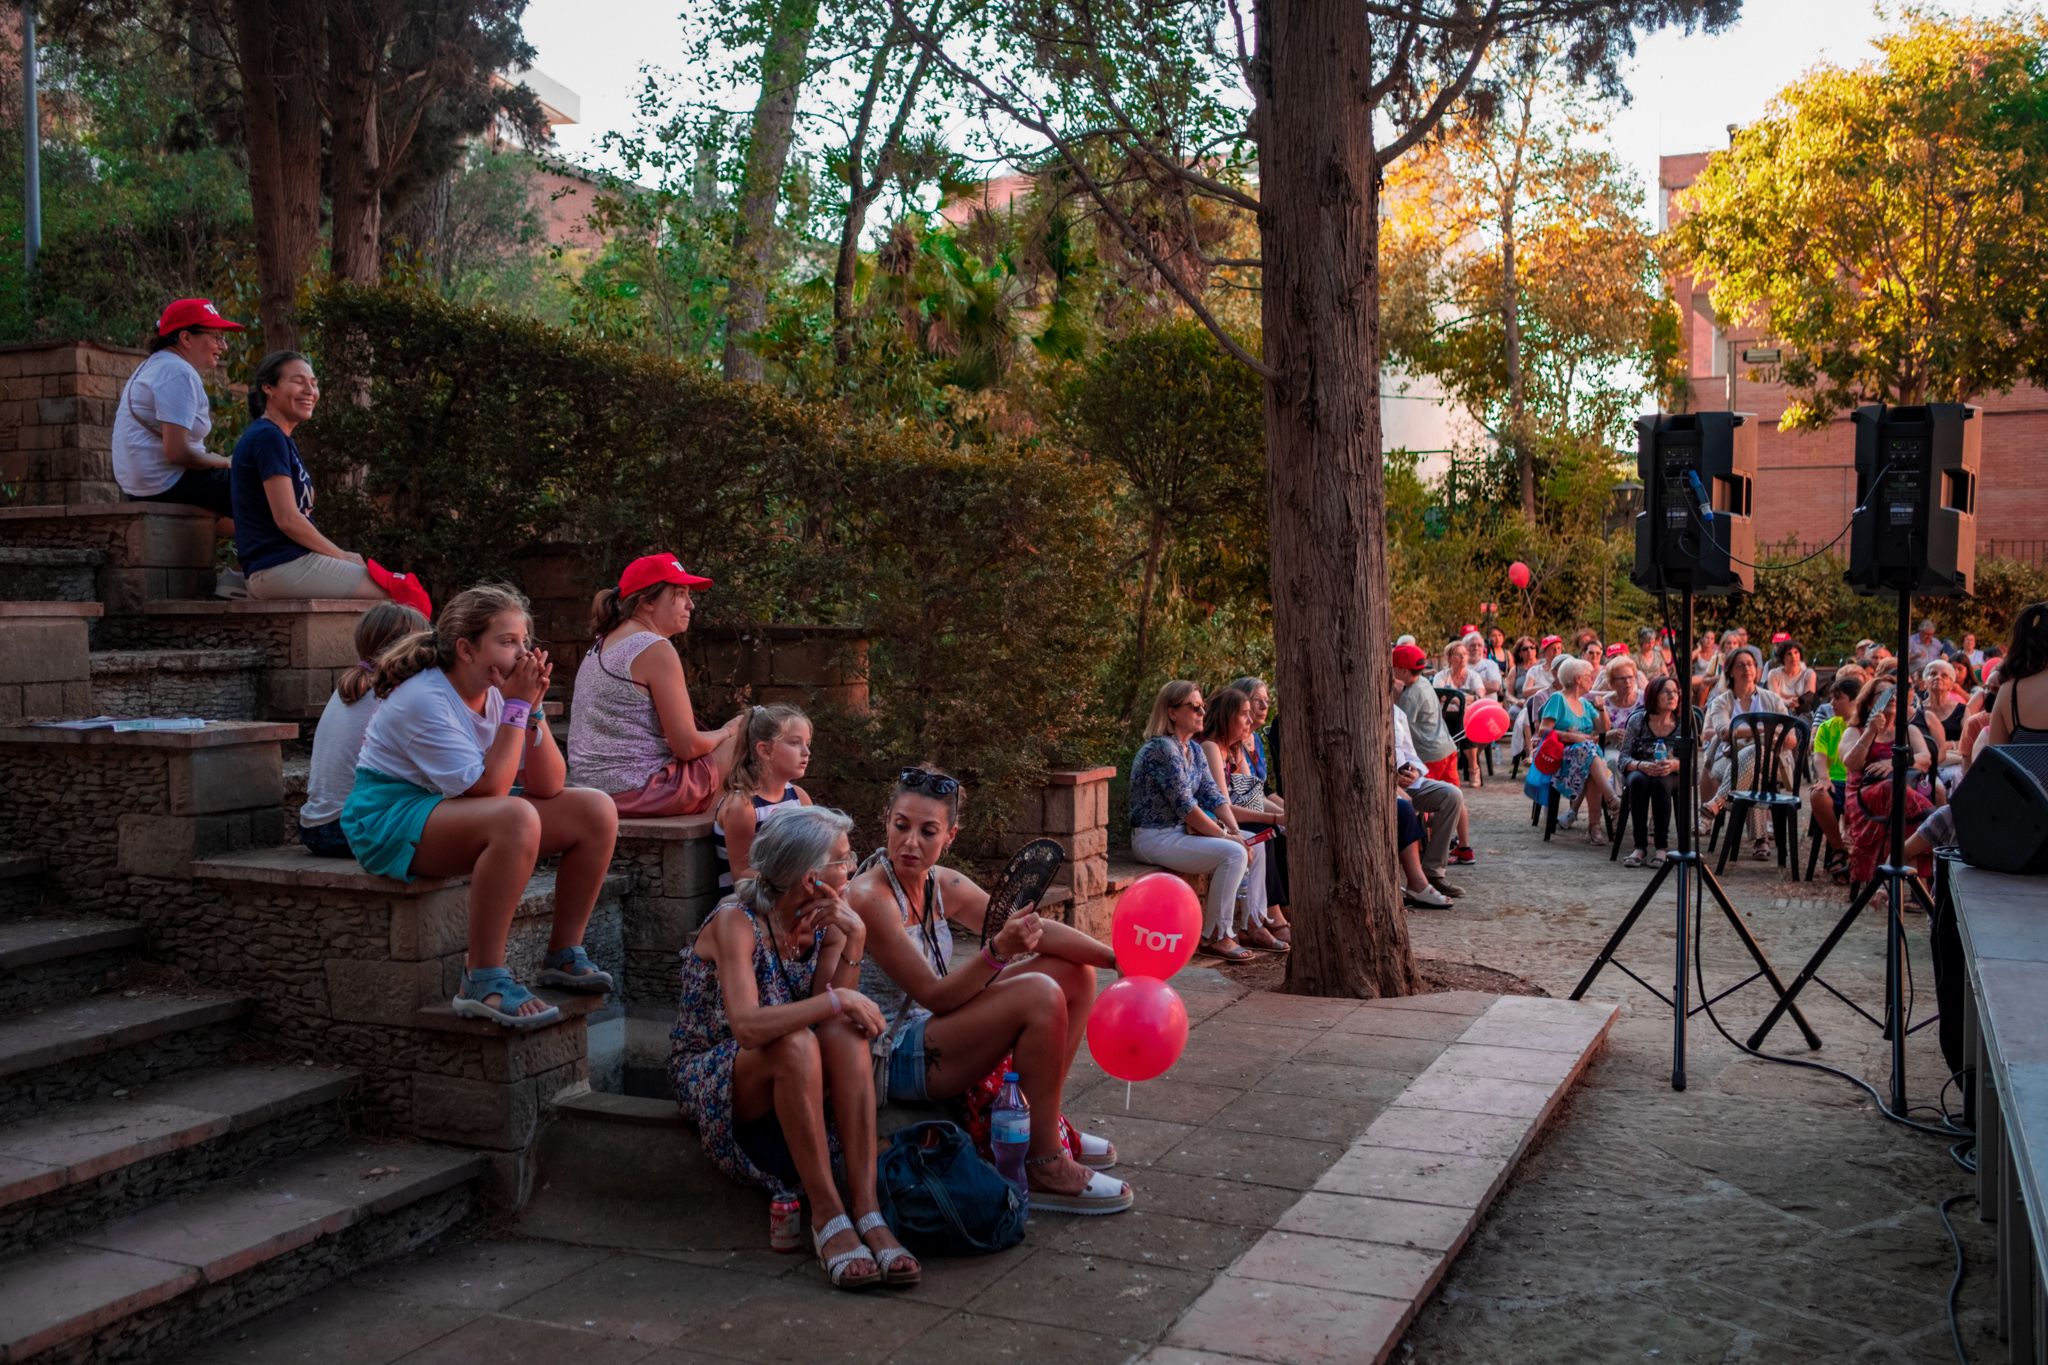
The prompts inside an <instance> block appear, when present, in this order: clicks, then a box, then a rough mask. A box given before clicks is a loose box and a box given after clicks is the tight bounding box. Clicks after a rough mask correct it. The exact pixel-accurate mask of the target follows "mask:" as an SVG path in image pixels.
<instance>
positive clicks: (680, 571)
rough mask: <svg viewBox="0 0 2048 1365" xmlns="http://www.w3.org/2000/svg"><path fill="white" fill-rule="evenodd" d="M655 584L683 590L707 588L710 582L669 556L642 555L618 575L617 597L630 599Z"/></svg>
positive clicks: (672, 556)
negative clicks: (663, 584)
mask: <svg viewBox="0 0 2048 1365" xmlns="http://www.w3.org/2000/svg"><path fill="white" fill-rule="evenodd" d="M657 583H674V584H676V585H677V586H678V587H683V588H708V587H710V586H711V580H710V579H708V578H704V577H702V576H700V575H698V574H693V573H691V572H690V571H689V570H688V569H685V568H684V567H683V561H682V560H680V559H677V558H676V557H675V556H674V555H671V554H659V555H642V556H640V557H639V558H638V559H636V560H634V561H633V562H632V563H631V564H628V565H627V566H626V571H625V572H624V573H622V574H620V575H619V596H621V597H631V596H632V595H633V594H634V593H636V592H645V591H646V590H647V589H649V588H651V587H653V586H654V585H655V584H657Z"/></svg>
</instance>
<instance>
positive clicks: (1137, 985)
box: [1088, 976, 1188, 1081]
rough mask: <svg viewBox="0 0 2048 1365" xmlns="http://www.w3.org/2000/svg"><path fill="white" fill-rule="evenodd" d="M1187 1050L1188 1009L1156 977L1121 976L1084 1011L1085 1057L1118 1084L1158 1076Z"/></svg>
mask: <svg viewBox="0 0 2048 1365" xmlns="http://www.w3.org/2000/svg"><path fill="white" fill-rule="evenodd" d="M1187 1045H1188V1007H1187V1006H1186V1005H1184V1004H1182V1003H1181V998H1180V997H1179V996H1178V995H1176V994H1174V990H1173V987H1171V986H1169V985H1167V984H1166V983H1165V982H1164V981H1161V980H1159V979H1157V978H1156V977H1150V976H1127V977H1125V978H1124V979H1123V980H1121V981H1118V982H1116V983H1115V984H1113V985H1112V986H1110V987H1109V988H1108V989H1107V990H1105V991H1103V993H1102V994H1101V995H1099V996H1097V997H1095V1008H1094V1009H1092V1010H1090V1011H1089V1012H1088V1055H1089V1056H1091V1057H1093V1058H1094V1059H1095V1064H1096V1065H1097V1066H1099V1067H1101V1068H1102V1069H1103V1070H1104V1071H1107V1072H1108V1073H1109V1074H1110V1075H1112V1076H1114V1077H1116V1078H1117V1079H1118V1080H1120V1081H1149V1080H1151V1079H1152V1078H1153V1077H1155V1076H1159V1075H1163V1074H1164V1073H1165V1071H1166V1069H1167V1068H1168V1067H1170V1066H1172V1065H1173V1064H1174V1063H1175V1062H1177V1061H1179V1060H1180V1054H1181V1049H1182V1048H1185V1047H1186V1046H1187Z"/></svg>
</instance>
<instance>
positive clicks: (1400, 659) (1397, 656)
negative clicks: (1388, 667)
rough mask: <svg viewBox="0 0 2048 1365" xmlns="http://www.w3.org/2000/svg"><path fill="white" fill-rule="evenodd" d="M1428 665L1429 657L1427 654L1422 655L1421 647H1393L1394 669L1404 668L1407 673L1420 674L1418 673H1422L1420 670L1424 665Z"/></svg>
mask: <svg viewBox="0 0 2048 1365" xmlns="http://www.w3.org/2000/svg"><path fill="white" fill-rule="evenodd" d="M1428 663H1429V656H1428V655H1427V654H1424V653H1423V652H1422V648H1421V646H1419V645H1395V646H1394V667H1396V668H1405V669H1407V670H1408V671H1409V672H1411V673H1420V672H1421V671H1422V669H1423V667H1424V665H1426V664H1428Z"/></svg>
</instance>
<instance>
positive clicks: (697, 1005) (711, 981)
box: [669, 806, 923, 1289]
mask: <svg viewBox="0 0 2048 1365" xmlns="http://www.w3.org/2000/svg"><path fill="white" fill-rule="evenodd" d="M852 830H853V821H852V820H851V819H849V818H848V817H847V816H846V815H845V813H844V812H841V811H836V810H830V809H827V808H826V807H823V806H808V807H805V808H804V809H803V810H801V811H797V812H794V813H792V814H791V815H789V816H788V817H787V818H785V819H782V820H778V821H777V822H776V823H775V824H774V825H773V826H771V827H770V828H768V829H765V830H763V831H762V832H761V837H760V839H758V840H756V841H755V845H754V855H755V856H754V861H755V869H756V870H755V872H754V875H752V876H749V877H743V878H741V879H740V883H739V885H738V886H737V887H735V888H734V890H733V894H732V895H730V896H728V897H727V898H726V899H725V900H723V901H720V902H719V904H718V908H717V909H715V910H713V911H712V912H711V915H710V917H709V918H707V919H706V920H705V921H704V926H703V928H701V929H700V930H698V932H697V937H696V940H695V942H694V943H693V944H692V945H691V946H690V947H689V948H686V949H684V950H683V996H682V1004H681V1006H680V1007H679V1008H678V1010H677V1011H676V1027H675V1032H674V1034H673V1035H672V1038H673V1046H672V1047H671V1050H670V1053H669V1075H670V1078H671V1079H672V1080H673V1081H674V1082H675V1088H676V1103H677V1104H678V1105H679V1106H681V1108H682V1111H683V1113H684V1115H685V1116H686V1117H688V1118H690V1119H692V1120H693V1121H694V1122H695V1123H696V1125H697V1132H698V1135H699V1136H700V1137H701V1138H702V1139H703V1142H704V1152H705V1155H707V1156H709V1157H710V1158H711V1160H712V1162H713V1164H715V1165H716V1166H717V1167H718V1168H719V1169H720V1170H722V1171H724V1172H725V1173H726V1174H727V1175H729V1176H731V1177H732V1178H733V1179H734V1180H737V1181H740V1182H741V1183H743V1184H749V1185H759V1186H761V1187H762V1188H764V1189H767V1190H770V1191H772V1192H774V1193H776V1194H778V1195H794V1194H797V1193H798V1192H801V1193H802V1194H803V1195H805V1196H806V1197H807V1198H808V1199H809V1200H810V1205H811V1240H812V1243H813V1245H815V1246H816V1248H817V1251H818V1260H819V1262H820V1263H821V1264H822V1265H823V1266H824V1267H825V1274H826V1276H827V1277H828V1278H829V1279H830V1280H831V1282H832V1284H833V1286H834V1287H835V1288H839V1289H871V1288H873V1287H874V1286H876V1285H878V1284H886V1285H913V1284H916V1283H917V1282H918V1281H919V1280H920V1279H922V1278H923V1270H922V1269H921V1267H919V1265H918V1263H917V1259H916V1258H915V1257H914V1256H912V1255H911V1254H910V1253H909V1252H907V1251H905V1250H904V1249H903V1246H902V1244H901V1243H900V1242H898V1241H897V1240H896V1238H895V1237H894V1236H893V1235H891V1234H890V1232H889V1224H888V1222H887V1221H886V1220H885V1219H883V1217H882V1213H881V1200H880V1198H879V1196H878V1194H877V1191H876V1188H875V1180H876V1173H875V1145H876V1140H875V1078H874V1072H873V1070H872V1068H871V1067H870V1066H869V1063H868V1044H869V1042H870V1040H872V1039H874V1038H877V1037H879V1036H880V1035H881V1033H882V1030H883V1020H882V1012H881V1010H880V1009H878V1008H876V1006H875V1003H874V1002H873V1001H872V1000H870V999H868V997H867V996H865V995H863V994H861V992H860V991H859V990H857V989H856V988H855V986H856V983H857V981H858V979H859V976H860V973H861V971H862V965H863V952H864V947H865V944H866V939H867V931H866V928H865V927H864V926H863V925H862V923H861V920H860V917H859V916H858V915H856V914H854V913H853V911H852V910H851V909H850V908H849V907H848V905H847V903H846V899H845V893H846V882H847V877H848V876H849V875H850V874H851V872H852V870H853V850H852V846H851V845H850V844H849V843H848V842H847V836H848V834H850V833H851V832H852ZM828 1100H829V1101H830V1103H831V1106H832V1108H831V1113H830V1117H829V1118H828V1117H827V1113H826V1108H825V1106H826V1103H827V1101H828ZM835 1155H836V1156H838V1157H840V1158H842V1159H843V1160H842V1162H841V1164H842V1165H843V1167H844V1169H845V1172H846V1195H845V1198H844V1199H843V1200H842V1198H841V1196H840V1188H839V1184H838V1182H837V1180H835V1178H834V1172H833V1164H834V1161H833V1158H834V1157H835ZM848 1204H851V1205H852V1206H853V1207H852V1213H853V1218H852V1219H851V1220H850V1219H849V1218H848V1217H847V1205H848Z"/></svg>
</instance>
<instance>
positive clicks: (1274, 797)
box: [1230, 674, 1294, 945]
mask: <svg viewBox="0 0 2048 1365" xmlns="http://www.w3.org/2000/svg"><path fill="white" fill-rule="evenodd" d="M1230 685H1231V686H1232V687H1234V688H1236V689H1237V690H1238V691H1240V692H1242V693H1244V694H1245V696H1247V697H1249V698H1251V714H1252V737H1251V739H1250V741H1249V742H1248V743H1246V744H1245V746H1244V749H1245V757H1246V759H1247V760H1248V761H1249V763H1250V765H1251V773H1252V776H1254V777H1256V778H1258V779H1259V799H1260V800H1261V801H1262V802H1263V803H1264V805H1265V810H1266V814H1267V816H1268V817H1269V819H1268V820H1267V821H1265V823H1267V824H1270V825H1271V826H1272V827H1273V837H1272V838H1270V839H1268V840H1266V842H1265V843H1264V844H1263V845H1262V846H1261V847H1262V848H1263V849H1264V850H1265V853H1264V857H1265V863H1266V932H1267V933H1269V934H1271V935H1272V936H1273V937H1274V938H1276V939H1279V940H1280V941H1281V942H1282V943H1285V944H1289V945H1292V944H1293V942H1294V933H1293V926H1292V925H1290V924H1289V923H1288V922H1287V906H1288V902H1289V899H1290V896H1289V888H1288V882H1287V830H1286V823H1285V822H1286V820H1287V803H1286V801H1284V800H1283V799H1281V796H1280V792H1279V790H1278V788H1279V786H1280V774H1279V772H1278V770H1277V768H1276V766H1275V764H1274V762H1273V755H1274V752H1275V747H1274V746H1276V745H1277V744H1278V743H1279V739H1278V735H1279V730H1278V728H1277V726H1278V722H1277V721H1276V722H1274V725H1275V727H1276V728H1275V729H1274V730H1273V735H1274V736H1275V737H1274V739H1273V740H1272V741H1271V742H1270V743H1269V742H1268V740H1267V736H1266V717H1267V716H1268V715H1270V714H1271V713H1272V710H1273V692H1272V689H1271V688H1269V687H1267V686H1266V680H1265V679H1264V678H1255V677H1253V676H1251V675H1250V674H1246V675H1245V676H1244V677H1242V678H1239V679H1238V680H1237V681H1235V682H1233V683H1232V684H1230Z"/></svg>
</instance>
